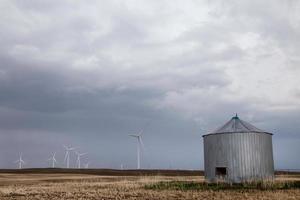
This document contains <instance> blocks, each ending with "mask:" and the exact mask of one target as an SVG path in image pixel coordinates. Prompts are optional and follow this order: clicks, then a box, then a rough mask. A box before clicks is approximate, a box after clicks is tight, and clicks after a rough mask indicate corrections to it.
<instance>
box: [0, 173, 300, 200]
mask: <svg viewBox="0 0 300 200" xmlns="http://www.w3.org/2000/svg"><path fill="white" fill-rule="evenodd" d="M289 181H290V182H292V181H300V175H299V174H292V175H277V176H276V180H275V182H276V183H277V182H278V183H281V182H289ZM168 182H170V183H171V182H173V183H182V182H188V183H204V177H203V176H202V175H199V176H197V175H194V174H193V175H185V174H184V175H172V174H169V175H160V174H156V175H126V174H119V175H104V174H101V175H97V174H80V173H37V172H35V173H31V172H26V173H11V172H10V173H5V172H1V173H0V199H1V200H12V199H53V200H56V199H88V200H90V199H149V200H150V199H154V200H155V199H208V200H212V199H215V200H217V199H222V200H227V199H228V200H229V199H236V200H238V199H251V200H258V199H264V200H267V199H284V200H288V199H295V200H296V199H299V200H300V188H299V187H298V188H289V189H269V190H260V189H234V190H223V189H221V190H213V189H197V188H196V189H195V188H191V189H178V188H169V189H168V188H163V189H160V188H158V189H151V187H149V186H153V185H156V184H161V183H168Z"/></svg>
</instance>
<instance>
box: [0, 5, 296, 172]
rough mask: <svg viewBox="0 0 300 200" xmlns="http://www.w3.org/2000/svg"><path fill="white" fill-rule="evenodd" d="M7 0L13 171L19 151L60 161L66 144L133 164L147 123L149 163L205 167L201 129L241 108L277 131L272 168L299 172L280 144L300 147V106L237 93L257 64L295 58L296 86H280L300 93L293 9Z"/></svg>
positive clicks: (4, 163)
mask: <svg viewBox="0 0 300 200" xmlns="http://www.w3.org/2000/svg"><path fill="white" fill-rule="evenodd" d="M1 4H2V5H1V7H3V8H6V9H5V12H6V13H5V14H3V15H5V18H1V19H2V20H0V24H1V26H2V28H1V31H0V34H1V39H0V44H1V46H0V61H1V62H0V131H1V134H0V141H1V142H0V144H1V145H0V152H1V154H0V155H1V156H0V167H9V168H11V167H14V166H13V163H12V161H11V159H12V158H13V157H15V156H17V155H18V152H20V151H23V152H24V156H25V155H26V157H27V159H28V161H29V163H30V164H28V166H31V167H34V166H47V163H45V162H42V160H43V159H45V157H47V156H48V155H49V154H50V153H51V152H52V151H54V150H57V151H59V154H58V155H59V156H60V157H62V155H63V149H62V148H61V146H62V144H63V143H65V144H66V143H68V144H73V145H77V146H79V147H80V148H81V149H82V150H84V151H88V152H89V153H90V154H89V159H90V160H91V161H92V162H93V163H94V167H119V165H120V164H121V163H123V164H124V165H126V166H128V167H134V166H135V165H134V163H135V146H134V145H135V143H134V141H132V140H131V138H128V136H127V135H128V134H129V133H132V132H136V131H139V130H140V129H143V128H144V129H145V130H144V132H145V133H144V142H145V144H146V149H147V150H146V152H144V157H143V166H144V167H156V168H160V167H165V168H168V167H170V166H172V167H174V168H197V169H198V168H202V166H203V157H202V153H203V152H202V142H201V134H203V133H204V132H205V131H207V130H211V129H214V128H216V127H217V126H219V125H222V123H224V122H225V121H226V120H227V119H229V118H230V117H231V116H232V115H233V114H235V113H236V112H237V113H238V114H240V116H241V118H243V119H245V120H247V121H249V122H251V123H253V124H254V125H256V126H258V127H259V128H262V129H266V130H269V131H272V132H274V133H275V135H274V144H275V148H276V150H275V158H276V159H275V160H276V166H278V167H280V168H299V166H300V165H299V162H297V161H292V160H295V156H296V155H295V154H290V157H289V156H288V157H289V158H288V159H287V156H286V154H285V153H286V152H288V150H285V151H283V152H285V153H283V152H282V151H281V150H283V149H289V150H290V151H293V152H295V151H297V150H299V148H298V147H297V145H296V142H295V141H298V139H299V130H300V127H299V125H298V120H297V119H299V105H298V104H297V103H293V105H292V108H293V110H291V109H290V108H291V107H289V105H288V101H283V100H282V99H280V98H279V97H280V96H279V95H273V96H274V97H275V98H278V99H279V100H278V101H275V102H268V101H265V98H264V97H262V96H260V95H256V94H255V92H254V93H253V91H252V90H250V89H251V88H250V87H249V88H247V87H246V89H245V87H244V88H243V89H244V90H247V89H248V90H249V91H246V94H247V95H245V94H244V93H241V91H239V89H240V88H242V87H241V85H242V81H244V80H245V81H246V80H247V77H246V76H247V75H248V74H247V73H248V71H246V72H243V71H242V72H243V73H241V74H243V75H244V76H245V77H239V78H241V79H235V78H236V76H239V75H240V73H238V72H240V70H243V69H245V68H247V69H249V71H250V72H251V73H253V74H254V75H257V76H259V75H260V74H261V73H267V72H265V70H264V68H261V69H260V70H258V67H263V66H264V65H266V64H270V63H271V64H274V65H276V64H277V63H282V62H283V61H282V60H284V59H286V58H287V63H288V64H289V66H288V67H287V68H284V67H283V68H284V69H287V70H285V74H286V75H289V76H288V77H292V78H291V79H292V80H289V79H288V78H287V79H285V80H287V81H293V82H288V83H282V85H283V86H285V85H287V86H290V87H291V89H290V90H289V91H292V92H291V93H289V94H288V95H290V96H287V99H297V98H298V96H299V95H298V92H297V91H298V90H297V89H295V88H296V87H297V86H296V85H295V83H297V80H295V79H294V78H293V76H292V75H293V74H296V73H298V72H299V71H298V70H297V65H298V63H299V62H298V60H297V56H296V55H297V52H299V48H298V46H299V45H297V44H298V40H297V41H296V38H298V37H297V36H298V35H299V27H297V26H295V24H296V22H297V20H298V18H297V17H298V15H296V14H295V18H291V17H286V16H285V15H284V14H285V13H287V12H288V11H289V10H292V11H293V12H294V8H292V7H291V8H285V10H280V9H279V8H280V7H281V4H280V3H278V4H277V3H274V2H272V3H270V2H267V3H259V2H256V3H255V2H254V3H253V4H252V3H251V4H250V2H246V3H236V2H228V1H226V2H222V1H214V2H209V3H208V2H207V1H202V2H200V3H199V2H198V3H197V4H194V3H191V4H193V5H191V7H195V8H199V9H200V8H202V7H207V8H208V9H207V13H199V12H195V11H194V10H192V9H191V7H189V6H186V7H184V6H182V7H181V6H180V5H181V4H183V3H182V2H180V3H178V5H179V6H180V9H179V8H176V5H177V4H172V6H173V7H172V8H170V5H169V3H168V2H167V1H166V2H160V3H155V2H151V3H149V4H150V5H148V6H143V5H139V4H137V2H135V3H134V4H131V3H123V4H119V3H117V2H111V1H101V2H98V1H92V3H90V2H89V3H86V2H76V3H74V4H73V3H72V4H70V3H68V2H66V1H45V2H43V3H40V2H35V1H31V2H26V3H24V2H22V1H4V2H2V3H1ZM266 4H272V6H266ZM297 5H298V4H297ZM167 8H170V9H168V10H166V9H167ZM265 8H266V9H265ZM196 10H197V9H196ZM279 10H280V15H277V13H278V12H279ZM178 12H180V13H178ZM181 12H186V13H188V14H190V15H191V16H192V17H190V18H188V17H187V18H185V16H186V15H184V13H181ZM202 15H203V16H202ZM202 18H203V19H202ZM193 20H194V21H193ZM199 21H201V23H199ZM184 22H186V23H184ZM249 33H253V34H255V36H257V41H255V42H258V44H256V45H253V46H251V47H249V48H243V46H242V45H240V44H239V43H238V42H237V40H238V39H239V37H242V36H245V35H246V36H247V34H249ZM246 39H247V38H246ZM242 42H243V41H242ZM246 42H249V41H247V40H246ZM251 45H252V44H251ZM278 49H279V50H278ZM278 52H280V53H281V54H279V53H278ZM274 55H277V57H276V56H275V57H274ZM272 59H274V62H273V63H272V62H271V61H270V60H272ZM251 66H252V67H253V70H251V69H252V68H251ZM257 66H258V67H257ZM268 69H269V68H268ZM272 69H274V70H275V69H277V68H272ZM270 73H271V72H270ZM252 78H253V77H252ZM253 79H254V80H251V81H252V82H249V83H248V84H249V86H250V85H252V84H256V82H257V84H258V85H260V86H262V87H260V88H257V89H261V88H262V89H264V88H265V87H263V86H267V85H269V84H272V82H271V80H259V79H256V77H255V76H254V78H253ZM237 80H238V81H237ZM280 81H281V80H280ZM279 86H280V84H279ZM279 86H277V85H276V87H279ZM274 87H275V86H274ZM275 89H276V88H275ZM293 91H295V92H293ZM265 92H266V93H267V94H269V92H270V91H267V90H265ZM275 93H276V92H275ZM275 100H277V99H275ZM264 101H265V102H264ZM262 102H263V103H262ZM274 105H276V106H277V107H275V106H274ZM278 105H279V106H278ZM281 105H282V106H281ZM275 108H276V109H275ZM279 108H281V109H279ZM293 139H295V141H293ZM281 142H282V145H281ZM13 147H14V148H13ZM43 147H44V148H43ZM36 149H40V150H39V151H37V150H36ZM13 160H14V159H13Z"/></svg>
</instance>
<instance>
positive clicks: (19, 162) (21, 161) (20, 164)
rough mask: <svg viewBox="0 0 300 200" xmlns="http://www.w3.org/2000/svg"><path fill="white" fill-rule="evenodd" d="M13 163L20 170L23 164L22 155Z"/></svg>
mask: <svg viewBox="0 0 300 200" xmlns="http://www.w3.org/2000/svg"><path fill="white" fill-rule="evenodd" d="M15 163H18V165H19V169H22V164H25V162H24V160H23V159H22V153H20V157H19V159H18V160H16V161H15Z"/></svg>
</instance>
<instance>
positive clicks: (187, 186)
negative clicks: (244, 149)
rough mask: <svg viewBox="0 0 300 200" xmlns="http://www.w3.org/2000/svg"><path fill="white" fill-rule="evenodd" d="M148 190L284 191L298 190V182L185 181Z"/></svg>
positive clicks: (151, 187)
mask: <svg viewBox="0 0 300 200" xmlns="http://www.w3.org/2000/svg"><path fill="white" fill-rule="evenodd" d="M144 188H145V189H149V190H181V191H187V190H213V191H218V190H284V189H300V181H286V182H275V181H274V182H273V181H268V182H264V181H260V182H249V183H235V184H229V183H205V182H201V183H199V182H186V181H169V182H166V181H165V182H158V183H152V184H147V185H145V186H144Z"/></svg>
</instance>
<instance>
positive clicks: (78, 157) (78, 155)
mask: <svg viewBox="0 0 300 200" xmlns="http://www.w3.org/2000/svg"><path fill="white" fill-rule="evenodd" d="M75 153H76V155H77V160H76V163H77V167H78V169H80V158H81V156H84V155H86V153H79V152H77V151H75Z"/></svg>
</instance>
